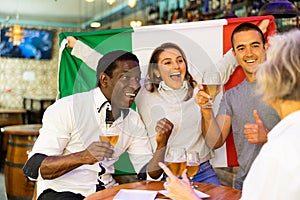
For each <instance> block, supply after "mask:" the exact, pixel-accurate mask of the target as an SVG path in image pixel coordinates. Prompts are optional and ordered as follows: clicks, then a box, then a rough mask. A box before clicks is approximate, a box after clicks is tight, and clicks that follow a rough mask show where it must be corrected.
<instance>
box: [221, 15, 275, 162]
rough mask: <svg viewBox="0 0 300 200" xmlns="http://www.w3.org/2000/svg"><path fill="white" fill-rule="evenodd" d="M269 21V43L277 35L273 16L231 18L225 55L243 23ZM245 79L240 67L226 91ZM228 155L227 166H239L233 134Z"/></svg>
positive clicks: (226, 37) (226, 29)
mask: <svg viewBox="0 0 300 200" xmlns="http://www.w3.org/2000/svg"><path fill="white" fill-rule="evenodd" d="M264 19H269V20H270V23H269V26H268V29H267V32H266V33H265V34H264V36H265V39H266V41H267V37H268V36H271V35H273V34H275V33H276V24H275V19H274V17H273V16H256V17H244V18H230V19H227V21H228V25H226V26H224V30H223V31H224V32H223V54H225V53H226V52H227V51H228V50H229V49H230V48H231V33H232V31H233V30H234V28H235V27H236V26H238V25H239V24H241V23H243V22H250V23H253V24H256V25H259V23H260V22H261V21H262V20H264ZM244 78H245V74H244V71H243V69H242V67H240V66H239V67H238V68H237V69H236V70H235V71H234V73H233V74H232V75H231V77H230V79H229V81H228V82H227V83H226V84H225V86H224V88H225V91H226V90H229V89H230V88H232V87H235V86H236V85H238V84H239V83H240V82H242V81H243V80H244ZM226 153H227V165H228V167H234V166H239V164H238V161H237V155H236V149H235V145H234V140H233V135H232V133H231V134H230V135H229V136H228V138H227V140H226Z"/></svg>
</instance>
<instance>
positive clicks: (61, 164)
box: [40, 141, 113, 179]
mask: <svg viewBox="0 0 300 200" xmlns="http://www.w3.org/2000/svg"><path fill="white" fill-rule="evenodd" d="M112 154H113V148H112V146H111V145H110V144H109V143H107V142H98V141H97V142H93V143H92V144H90V145H89V147H88V148H87V149H86V150H84V151H80V152H76V153H72V154H69V155H64V156H49V157H47V158H45V159H44V160H43V162H42V163H41V166H40V172H41V175H42V177H43V178H44V179H54V178H57V177H60V176H62V175H64V174H66V173H68V172H69V171H72V170H73V169H75V168H77V167H80V166H81V165H85V164H88V165H92V164H94V163H96V162H98V161H101V160H103V159H104V158H105V157H106V158H111V157H112Z"/></svg>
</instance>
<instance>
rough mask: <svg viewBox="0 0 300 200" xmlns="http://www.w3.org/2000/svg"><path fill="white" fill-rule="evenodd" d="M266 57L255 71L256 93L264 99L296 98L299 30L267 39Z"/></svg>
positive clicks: (298, 97)
mask: <svg viewBox="0 0 300 200" xmlns="http://www.w3.org/2000/svg"><path fill="white" fill-rule="evenodd" d="M269 43H270V47H269V48H268V50H267V59H266V61H265V62H264V63H262V64H260V66H259V67H258V71H257V85H258V92H259V93H260V94H262V95H263V100H264V101H265V102H267V103H268V102H272V101H274V100H296V101H297V100H300V30H297V29H293V30H290V31H288V32H285V33H278V34H277V35H275V36H272V37H270V38H269Z"/></svg>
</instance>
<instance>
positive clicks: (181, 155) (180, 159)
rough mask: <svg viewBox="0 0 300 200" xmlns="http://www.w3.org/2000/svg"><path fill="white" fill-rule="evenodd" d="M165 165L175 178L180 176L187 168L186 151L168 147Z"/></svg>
mask: <svg viewBox="0 0 300 200" xmlns="http://www.w3.org/2000/svg"><path fill="white" fill-rule="evenodd" d="M165 164H166V165H167V166H168V167H169V169H170V170H171V172H172V173H173V174H174V175H175V176H177V177H178V176H180V175H181V174H182V172H183V170H184V169H185V168H186V151H185V149H184V148H180V147H167V151H166V154H165Z"/></svg>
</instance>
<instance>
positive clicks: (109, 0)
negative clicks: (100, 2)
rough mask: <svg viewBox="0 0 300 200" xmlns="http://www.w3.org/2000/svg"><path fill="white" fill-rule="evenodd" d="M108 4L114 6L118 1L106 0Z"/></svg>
mask: <svg viewBox="0 0 300 200" xmlns="http://www.w3.org/2000/svg"><path fill="white" fill-rule="evenodd" d="M106 3H108V4H109V5H113V4H114V3H116V0H106Z"/></svg>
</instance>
